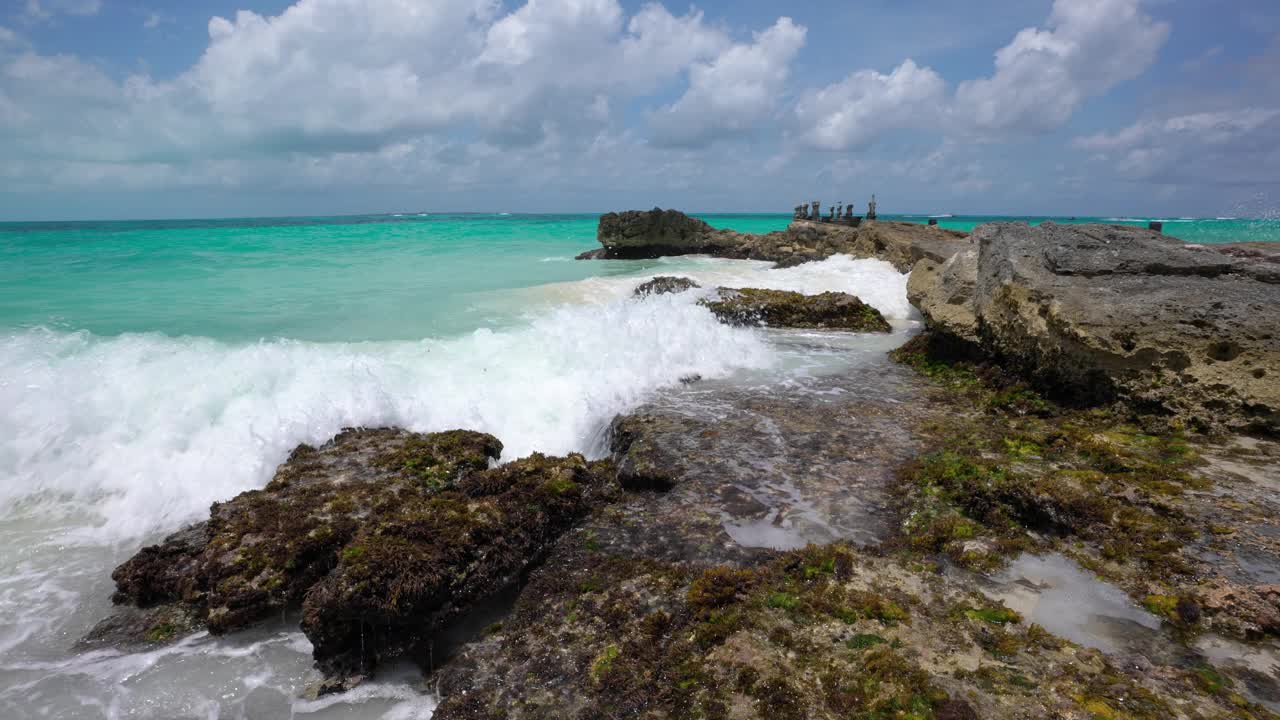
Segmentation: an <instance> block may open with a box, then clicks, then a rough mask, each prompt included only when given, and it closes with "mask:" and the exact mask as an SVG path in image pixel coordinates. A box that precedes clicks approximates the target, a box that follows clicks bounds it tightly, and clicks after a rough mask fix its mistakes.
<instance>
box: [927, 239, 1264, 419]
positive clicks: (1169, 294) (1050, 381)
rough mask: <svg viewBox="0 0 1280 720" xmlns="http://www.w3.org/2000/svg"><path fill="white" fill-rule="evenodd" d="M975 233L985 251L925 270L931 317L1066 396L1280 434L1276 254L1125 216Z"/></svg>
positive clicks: (979, 249) (942, 327) (939, 325)
mask: <svg viewBox="0 0 1280 720" xmlns="http://www.w3.org/2000/svg"><path fill="white" fill-rule="evenodd" d="M974 236H975V238H976V239H977V241H978V247H977V248H976V251H974V252H973V253H972V254H968V253H966V254H962V255H959V256H957V257H955V258H954V259H951V260H949V261H948V262H946V263H943V264H941V265H935V264H934V263H932V262H920V263H918V264H917V266H916V269H915V270H914V271H913V275H914V276H915V277H914V278H913V280H912V282H911V284H910V287H911V291H910V294H911V299H912V301H913V302H914V303H916V306H917V307H919V308H920V310H921V312H922V313H924V315H925V317H926V319H927V321H928V322H929V324H930V325H931V327H935V328H936V329H938V330H941V331H943V332H944V333H947V334H950V335H952V336H954V337H957V338H961V339H965V340H970V341H972V342H975V343H976V344H977V345H978V346H979V347H980V348H981V349H982V350H983V351H984V352H985V353H986V354H988V355H989V356H993V357H995V358H998V359H999V360H1000V361H1001V362H1002V363H1003V364H1005V365H1007V366H1009V367H1011V368H1013V369H1016V370H1019V371H1021V372H1023V373H1024V374H1026V375H1027V376H1029V377H1031V378H1032V379H1033V380H1036V381H1037V382H1038V383H1039V384H1040V385H1041V386H1042V387H1044V388H1045V389H1047V390H1049V391H1050V392H1052V393H1054V394H1056V395H1057V396H1059V397H1064V398H1067V399H1072V400H1076V401H1083V402H1106V401H1110V400H1112V399H1123V400H1126V401H1128V402H1129V403H1130V404H1131V405H1132V406H1133V407H1135V408H1136V409H1138V410H1141V411H1143V412H1153V413H1160V414H1166V415H1170V416H1173V417H1174V418H1176V419H1179V420H1181V421H1183V422H1185V423H1187V424H1189V425H1190V426H1191V427H1193V428H1196V429H1200V430H1221V429H1229V430H1240V431H1253V432H1259V431H1260V432H1266V433H1273V434H1274V433H1277V432H1280V382H1277V381H1276V378H1277V376H1280V313H1277V312H1275V308H1276V307H1277V304H1280V272H1278V267H1277V265H1276V264H1275V263H1271V262H1258V261H1257V260H1256V259H1250V258H1247V257H1246V258H1241V257H1235V256H1234V255H1233V254H1232V253H1231V252H1230V249H1227V250H1222V249H1210V248H1206V247H1202V246H1196V245H1188V244H1186V243H1183V242H1181V241H1179V240H1176V239H1173V238H1169V237H1166V236H1163V235H1160V234H1159V233H1155V232H1152V231H1149V230H1142V229H1137V228H1131V227H1122V226H1109V225H1055V224H1053V223H1044V224H1043V225H1041V226H1039V227H1036V228H1031V227H1028V226H1027V225H1025V224H1021V223H994V224H990V225H984V226H981V227H980V228H978V229H977V230H975V232H974ZM1244 251H1247V252H1250V253H1252V252H1262V251H1260V250H1256V249H1254V248H1246V249H1245V250H1242V252H1244Z"/></svg>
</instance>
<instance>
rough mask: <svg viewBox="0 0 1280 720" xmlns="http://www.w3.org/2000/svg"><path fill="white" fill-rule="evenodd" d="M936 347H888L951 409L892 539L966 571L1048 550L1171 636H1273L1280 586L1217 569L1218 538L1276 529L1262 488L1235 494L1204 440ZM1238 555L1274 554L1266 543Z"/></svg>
mask: <svg viewBox="0 0 1280 720" xmlns="http://www.w3.org/2000/svg"><path fill="white" fill-rule="evenodd" d="M947 347H954V346H948V344H947V343H945V342H942V343H939V342H938V341H937V338H931V337H929V336H927V335H926V336H921V337H919V338H917V339H915V340H913V341H912V342H911V343H909V344H908V345H907V346H904V347H903V348H902V349H900V350H899V351H897V352H896V353H895V357H896V358H897V359H898V360H899V361H900V362H903V363H905V364H908V365H910V366H912V367H915V368H917V369H919V370H920V371H921V372H922V373H924V374H926V375H928V376H930V377H932V378H934V379H936V380H938V381H939V388H940V389H941V390H942V391H943V395H944V398H948V399H947V400H945V401H946V402H949V403H951V404H952V405H953V407H954V412H952V413H950V414H949V415H948V416H947V418H946V420H945V421H942V422H936V423H932V424H930V425H929V426H928V427H923V428H921V430H922V431H923V432H925V433H926V434H927V435H928V436H931V437H932V438H933V441H932V449H931V451H929V452H926V453H924V454H922V455H921V456H920V457H919V458H917V459H916V460H915V461H913V462H911V463H909V464H908V465H906V466H904V468H903V469H902V471H901V473H900V475H899V478H900V481H901V485H900V490H901V494H900V499H901V502H900V511H901V513H900V518H901V521H900V530H901V537H900V539H899V540H898V544H899V545H900V546H902V547H905V548H907V549H909V550H910V551H912V552H915V553H920V554H922V555H924V556H930V555H934V554H942V555H945V556H946V557H947V558H948V559H949V560H950V561H952V562H954V563H957V564H959V565H961V566H965V567H969V568H972V569H976V570H992V569H995V568H997V567H1000V566H1002V565H1003V564H1004V563H1005V562H1006V561H1007V560H1008V559H1009V558H1011V557H1013V556H1015V555H1017V554H1018V553H1021V552H1024V551H1031V552H1044V551H1050V550H1054V551H1059V552H1062V553H1063V554H1065V555H1067V556H1069V557H1071V558H1072V559H1074V560H1075V561H1076V562H1078V563H1080V564H1081V565H1082V566H1084V567H1086V568H1088V569H1089V570H1091V571H1092V572H1094V573H1096V574H1098V575H1100V576H1101V577H1103V578H1105V579H1107V580H1110V581H1112V582H1115V583H1116V584H1118V585H1119V586H1120V587H1122V588H1123V589H1124V590H1126V591H1127V592H1128V593H1129V594H1130V596H1131V597H1133V598H1134V600H1135V602H1136V603H1139V604H1142V605H1145V606H1146V607H1148V608H1149V609H1150V610H1151V611H1152V612H1153V613H1154V614H1156V615H1157V616H1159V617H1161V618H1163V619H1164V620H1165V621H1167V622H1169V623H1171V624H1172V625H1174V626H1176V627H1178V628H1179V629H1180V630H1182V631H1197V630H1215V631H1220V632H1224V633H1226V634H1229V635H1233V636H1236V637H1242V638H1249V637H1260V636H1263V635H1269V634H1275V633H1277V632H1280V587H1277V586H1275V585H1272V584H1268V582H1269V581H1268V580H1267V577H1268V576H1267V575H1266V574H1265V573H1264V574H1253V575H1252V576H1251V575H1250V574H1249V573H1247V572H1241V573H1239V574H1238V577H1237V578H1236V579H1233V580H1228V579H1227V578H1223V577H1221V576H1220V573H1221V572H1222V571H1223V569H1224V566H1225V563H1223V562H1221V561H1222V560H1224V559H1225V558H1227V557H1230V556H1231V555H1232V554H1233V552H1234V551H1233V550H1232V548H1231V547H1229V546H1226V545H1225V544H1224V543H1223V542H1221V540H1220V538H1222V537H1223V536H1225V535H1234V534H1237V532H1240V531H1248V530H1249V529H1250V528H1255V527H1263V529H1264V530H1265V526H1267V525H1274V521H1273V520H1268V519H1267V518H1266V517H1264V516H1265V515H1266V514H1267V513H1268V512H1269V510H1267V508H1268V507H1270V501H1269V500H1267V499H1266V498H1267V496H1269V495H1270V492H1269V490H1268V489H1267V488H1268V487H1270V486H1268V485H1257V486H1254V487H1253V488H1252V489H1251V490H1250V492H1251V494H1249V495H1247V497H1249V498H1250V499H1251V500H1252V502H1247V503H1246V502H1232V501H1230V500H1229V499H1228V498H1229V497H1230V496H1226V495H1225V491H1224V490H1223V489H1220V488H1219V487H1217V486H1218V485H1219V484H1221V483H1223V482H1230V481H1229V479H1227V478H1225V477H1224V476H1223V475H1222V474H1221V473H1215V472H1213V467H1212V464H1207V463H1206V462H1205V461H1204V460H1203V459H1202V454H1203V453H1207V452H1212V449H1211V447H1210V446H1208V445H1206V444H1205V443H1204V441H1203V440H1196V441H1193V440H1192V439H1191V438H1188V437H1187V436H1186V435H1185V434H1184V433H1182V432H1180V431H1177V430H1170V429H1169V428H1168V427H1167V425H1166V424H1164V423H1163V422H1160V421H1159V420H1157V421H1154V422H1151V423H1148V424H1149V425H1151V427H1150V428H1149V429H1144V428H1143V427H1141V425H1142V424H1143V422H1144V420H1145V419H1144V418H1143V417H1141V416H1138V417H1134V416H1132V415H1130V414H1129V413H1127V412H1125V411H1124V409H1123V408H1120V407H1109V408H1064V407H1061V406H1058V405H1056V404H1054V403H1052V402H1049V401H1047V400H1044V399H1043V398H1041V397H1039V396H1038V395H1036V394H1035V393H1034V392H1033V391H1031V390H1030V389H1029V388H1027V387H1026V386H1025V385H1023V384H1022V383H1021V381H1020V380H1018V379H1017V378H1016V377H1012V376H1010V375H1008V374H1006V373H1004V372H1003V371H1002V370H1001V369H1000V368H998V367H994V366H991V365H987V364H983V363H973V362H971V361H968V360H966V359H964V357H963V356H961V357H960V358H959V359H957V358H956V357H955V356H948V355H946V354H945V353H944V352H943V350H944V349H946V348H947ZM1228 528H1238V529H1239V530H1232V531H1231V532H1227V529H1228ZM1245 550H1247V551H1248V552H1250V553H1253V554H1254V556H1261V557H1270V558H1272V562H1273V563H1274V562H1275V558H1276V555H1275V550H1276V548H1275V547H1274V543H1271V544H1270V545H1261V546H1259V547H1254V548H1247V549H1245V548H1242V549H1241V552H1244V551H1245ZM1264 553H1265V554H1264ZM1255 564H1256V563H1255Z"/></svg>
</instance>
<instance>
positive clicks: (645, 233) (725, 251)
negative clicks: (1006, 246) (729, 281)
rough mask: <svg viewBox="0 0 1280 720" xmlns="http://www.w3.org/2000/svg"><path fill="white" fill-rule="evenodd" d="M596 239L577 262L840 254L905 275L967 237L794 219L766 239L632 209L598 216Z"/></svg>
mask: <svg viewBox="0 0 1280 720" xmlns="http://www.w3.org/2000/svg"><path fill="white" fill-rule="evenodd" d="M596 237H597V239H598V240H599V241H600V244H601V245H603V246H604V247H602V248H600V249H597V250H592V251H589V252H585V253H582V254H581V255H579V256H578V259H579V260H592V259H602V258H614V259H634V258H653V257H660V256H664V255H688V254H706V255H714V256H717V257H725V258H746V259H751V260H768V261H771V262H774V263H777V264H778V266H779V267H792V266H795V265H799V264H801V263H805V262H812V261H815V260H823V259H826V258H829V257H831V256H832V255H837V254H845V255H852V256H854V257H859V258H879V259H881V260H885V261H887V262H890V263H893V265H894V267H896V268H897V269H898V270H899V271H900V272H908V271H910V270H911V268H912V267H913V266H914V265H915V264H916V263H917V262H919V261H920V260H923V259H931V260H934V261H935V262H937V263H942V262H943V261H945V260H946V259H947V258H948V257H950V256H951V255H953V254H955V253H956V252H957V251H959V250H961V249H964V247H966V246H967V244H968V242H969V241H968V235H967V234H965V233H961V232H956V231H953V230H939V229H938V228H930V227H928V226H926V225H920V224H917V223H905V222H876V223H866V224H863V225H861V226H859V227H856V228H855V227H851V226H848V225H838V224H833V223H818V222H810V221H807V220H797V221H795V222H793V223H791V225H790V226H788V228H787V229H786V231H785V232H771V233H765V234H760V235H758V234H751V233H738V232H734V231H732V230H717V229H716V228H713V227H711V226H710V225H708V224H707V223H705V222H703V221H701V220H698V219H696V218H691V217H689V216H687V215H685V214H683V213H680V212H677V211H675V210H661V209H659V208H654V209H653V210H649V211H647V212H641V211H636V210H631V211H627V212H623V213H608V214H606V215H602V216H601V217H600V224H599V227H598V229H597V231H596Z"/></svg>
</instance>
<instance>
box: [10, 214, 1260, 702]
mask: <svg viewBox="0 0 1280 720" xmlns="http://www.w3.org/2000/svg"><path fill="white" fill-rule="evenodd" d="M703 217H704V219H706V220H707V221H708V222H710V223H712V224H713V225H716V226H718V227H726V228H732V229H735V230H740V231H749V232H765V231H769V230H780V229H783V228H784V227H786V225H787V223H788V222H789V217H788V216H783V215H706V216H703ZM882 217H885V219H893V218H889V217H887V216H882ZM596 219H597V216H594V215H447V214H403V215H382V216H363V217H342V218H291V219H251V220H216V221H204V220H184V221H145V222H143V221H139V222H101V223H94V222H76V223H0V718H6V719H15V720H16V719H22V718H36V717H42V718H80V717H111V718H114V717H132V718H188V717H198V718H259V717H285V716H289V717H296V718H339V717H340V718H348V717H354V718H410V717H414V718H418V717H427V716H429V714H430V711H431V708H433V707H434V703H435V698H434V697H433V696H432V695H431V693H430V692H429V691H428V690H427V689H426V688H422V687H420V684H421V683H420V682H419V681H418V679H417V675H416V673H414V672H413V670H412V669H411V668H400V669H398V670H397V669H394V668H393V669H391V670H390V671H389V672H387V673H383V674H382V675H381V676H380V679H379V681H378V682H375V683H370V684H367V685H365V686H362V687H361V688H359V689H358V690H357V691H355V692H353V693H349V694H347V695H342V696H336V697H329V698H325V699H323V700H320V701H307V700H303V699H301V697H300V696H301V693H302V691H303V689H304V688H305V687H306V686H307V685H308V684H309V683H311V682H313V681H315V680H316V679H317V677H316V675H315V674H314V672H313V671H312V670H311V667H310V646H309V644H308V643H307V640H306V638H305V637H304V636H303V635H302V634H301V633H300V632H299V631H298V630H297V623H296V619H292V618H285V619H282V621H281V622H279V623H269V624H268V625H266V626H264V627H262V628H259V629H256V630H253V631H251V632H246V633H241V634H238V635H235V636H233V637H230V638H224V639H215V638H210V637H208V636H206V635H197V636H195V637H193V638H189V639H187V640H185V641H183V642H181V643H179V644H177V645H176V646H172V647H167V648H163V649H155V650H151V651H146V652H133V653H123V652H117V651H97V652H92V653H81V652H76V651H75V649H74V645H75V643H76V641H77V640H78V639H79V638H80V637H82V636H83V635H84V634H85V632H87V631H88V630H89V629H90V628H91V627H92V626H93V624H94V623H95V622H96V621H97V620H99V619H100V618H102V617H104V616H105V615H106V614H107V613H108V612H109V611H110V602H109V597H110V594H111V590H112V583H111V580H110V573H111V570H112V568H114V567H115V565H116V564H118V563H119V562H121V561H123V560H124V559H126V558H128V557H129V556H130V555H131V554H133V553H134V552H135V551H136V550H137V549H138V547H140V546H141V545H142V544H145V543H148V542H154V541H156V540H158V539H159V538H161V537H163V536H164V534H166V533H168V532H172V531H174V530H176V529H178V528H180V527H181V526H182V525H183V524H185V523H189V522H192V521H196V520H199V519H202V518H203V517H204V516H206V514H207V512H208V508H209V505H210V504H211V503H213V502H215V501H220V500H226V499H228V498H230V497H233V496H234V495H236V494H237V493H239V492H242V491H245V490H249V489H254V488H259V487H262V486H263V485H264V484H265V483H266V482H267V481H268V480H269V478H270V476H271V474H272V472H273V470H274V468H275V467H276V465H277V464H279V463H280V462H281V461H282V460H283V459H284V458H285V457H286V456H287V454H288V452H289V450H290V449H291V448H293V447H294V446H295V445H297V444H298V443H301V442H309V443H320V442H323V441H324V440H326V439H327V438H329V437H331V436H332V435H333V434H335V433H336V432H337V431H338V430H340V429H341V428H343V427H347V426H356V425H363V426H379V425H400V426H404V427H408V428H411V429H414V430H421V431H435V430H445V429H451V428H456V427H463V428H470V429H475V430H481V431H486V432H491V433H493V434H495V435H497V436H498V437H499V438H501V439H502V441H503V442H504V443H505V445H506V451H505V455H504V459H512V458H516V457H520V456H523V455H526V454H528V453H530V452H533V451H542V452H548V453H557V454H559V453H566V452H571V451H580V452H585V453H588V454H589V455H599V454H601V453H602V452H603V451H604V446H603V430H604V427H605V426H606V425H607V423H608V422H609V420H610V419H611V418H612V417H613V416H614V415H615V414H617V413H619V412H625V411H627V410H629V409H631V408H634V407H636V406H637V405H639V404H641V403H643V402H645V401H646V400H650V399H652V398H654V397H655V396H656V395H658V394H660V393H663V392H664V391H665V390H668V389H671V388H674V387H676V386H678V383H679V379H680V378H681V377H684V376H688V375H691V374H698V375H701V376H702V377H703V378H705V379H706V381H707V382H709V383H727V384H734V383H740V384H752V385H760V384H770V383H775V384H780V385H784V384H786V383H793V385H794V383H795V382H796V381H798V380H803V379H804V378H806V377H813V376H817V375H821V374H823V373H831V372H838V371H846V370H848V369H849V368H850V367H851V366H852V365H851V363H854V360H853V358H856V357H857V356H858V353H859V352H863V353H872V352H874V353H882V352H883V349H884V347H885V346H886V342H888V343H889V344H892V342H895V341H894V340H893V339H892V338H890V339H885V338H867V337H864V336H859V335H845V334H840V333H832V334H824V335H821V336H817V337H815V336H814V335H813V334H812V333H811V334H808V335H806V336H804V337H799V336H797V335H795V334H793V333H787V332H784V331H773V330H762V329H744V328H730V327H726V326H723V325H721V324H719V323H717V322H716V321H715V320H714V319H713V318H712V317H711V315H710V314H709V313H708V312H707V311H706V310H705V309H703V308H701V307H699V306H698V305H697V304H696V299H697V297H696V293H690V294H683V295H667V296H660V297H654V298H648V299H645V300H636V299H634V298H632V297H631V291H632V289H633V288H634V287H635V286H636V285H638V284H640V283H641V282H643V281H644V280H647V279H648V278H650V277H652V276H654V275H658V274H675V275H684V276H687V277H692V278H694V279H695V280H697V281H699V282H700V283H701V284H703V285H704V286H707V287H714V286H716V285H727V286H738V287H744V286H750V287H773V288H780V289H792V290H798V291H802V292H806V293H814V292H821V291H825V290H842V291H847V292H852V293H854V294H856V295H858V296H860V297H862V298H863V299H864V300H865V301H867V302H869V303H871V304H872V305H874V306H876V307H877V308H879V309H880V310H881V311H882V312H883V313H884V314H885V315H886V317H888V318H889V319H890V321H891V322H892V323H893V325H894V327H895V331H896V333H897V334H898V335H900V336H905V335H906V334H907V333H910V332H911V331H912V330H913V329H914V328H915V327H916V326H917V325H918V318H917V317H916V316H915V314H914V312H913V311H912V309H911V308H910V306H909V305H908V304H907V301H906V292H905V288H906V277H905V276H904V275H902V274H900V273H898V272H896V271H895V270H894V269H893V267H892V266H890V265H888V264H887V263H884V262H880V261H877V260H854V259H852V258H848V257H844V256H837V257H834V258H831V259H828V260H826V261H823V262H819V263H810V264H806V265H802V266H799V267H796V268H791V269H786V270H771V269H769V265H768V264H767V263H759V262H752V261H734V260H720V259H712V258H704V257H683V258H668V259H661V260H652V261H590V262H579V261H575V260H573V257H574V255H576V254H577V253H579V252H582V251H584V250H588V249H591V248H593V247H595V246H596V243H595V225H596ZM902 219H909V220H913V221H917V222H925V218H924V217H904V218H902ZM989 219H996V218H964V217H954V218H953V217H947V218H942V219H941V220H940V224H941V225H942V226H943V227H956V228H960V229H968V228H971V227H973V225H974V224H976V223H978V222H983V221H986V220H989ZM1000 219H1004V218H1000ZM1028 220H1031V221H1033V222H1034V221H1039V220H1041V218H1028ZM1080 220H1081V221H1083V220H1086V219H1085V218H1081V219H1080ZM1093 220H1106V221H1113V219H1109V218H1098V219H1093ZM1147 220H1148V219H1146V218H1135V219H1130V220H1129V222H1131V223H1132V224H1139V225H1144V224H1145V223H1146V221H1147ZM1166 223H1167V224H1166V226H1165V230H1166V232H1167V233H1168V234H1170V235H1174V236H1176V237H1179V238H1182V239H1184V240H1187V241H1191V242H1202V243H1208V242H1224V241H1238V240H1280V223H1277V222H1275V221H1249V220H1230V219H1227V220H1187V221H1182V220H1177V219H1169V220H1166Z"/></svg>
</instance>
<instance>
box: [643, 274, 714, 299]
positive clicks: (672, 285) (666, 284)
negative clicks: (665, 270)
mask: <svg viewBox="0 0 1280 720" xmlns="http://www.w3.org/2000/svg"><path fill="white" fill-rule="evenodd" d="M700 287H702V286H701V285H699V284H698V283H696V282H694V281H692V280H690V279H689V278H683V277H671V276H670V275H659V276H658V277H655V278H654V279H652V280H650V281H649V282H647V283H644V284H643V285H641V286H640V287H638V288H636V289H635V292H634V293H632V294H633V295H634V296H635V297H646V296H648V295H665V294H666V293H682V292H684V291H686V290H694V289H697V288H700Z"/></svg>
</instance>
